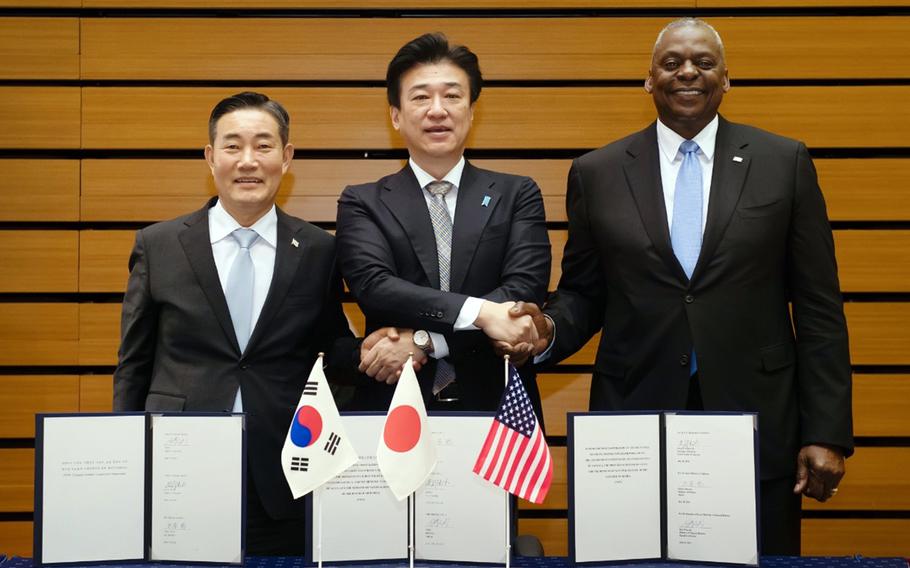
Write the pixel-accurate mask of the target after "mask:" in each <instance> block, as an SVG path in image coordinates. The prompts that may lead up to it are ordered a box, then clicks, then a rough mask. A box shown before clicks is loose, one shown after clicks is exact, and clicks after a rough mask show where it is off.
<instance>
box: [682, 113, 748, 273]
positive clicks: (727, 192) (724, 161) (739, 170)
mask: <svg viewBox="0 0 910 568" xmlns="http://www.w3.org/2000/svg"><path fill="white" fill-rule="evenodd" d="M719 118H720V123H719V124H718V126H717V142H716V144H715V149H714V173H713V174H712V175H711V191H710V197H709V198H708V219H707V221H706V222H705V234H704V238H703V239H702V245H701V252H700V253H699V255H698V263H697V264H696V265H695V271H694V272H693V273H692V279H693V280H695V278H697V277H698V275H699V273H700V272H701V271H702V270H703V267H704V266H705V265H706V264H708V262H709V261H710V259H711V257H712V255H713V254H714V251H715V250H717V245H718V244H719V243H720V240H721V237H722V236H723V234H724V231H725V230H726V228H727V225H728V224H729V223H730V216H731V215H732V214H733V210H734V209H735V208H736V204H737V203H738V202H739V196H740V194H741V193H742V191H743V184H744V183H745V181H746V174H747V173H748V171H749V163H750V161H751V160H750V156H749V154H747V153H746V152H747V149H748V146H749V142H748V141H747V140H746V139H745V137H744V136H742V132H741V131H740V130H741V129H737V128H736V127H735V126H734V125H731V124H730V123H729V122H727V121H726V120H725V119H724V118H723V117H719Z"/></svg>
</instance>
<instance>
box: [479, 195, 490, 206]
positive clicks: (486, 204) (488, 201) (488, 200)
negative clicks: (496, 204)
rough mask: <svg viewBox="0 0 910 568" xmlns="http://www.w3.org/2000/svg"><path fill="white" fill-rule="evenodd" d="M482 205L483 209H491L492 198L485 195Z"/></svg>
mask: <svg viewBox="0 0 910 568" xmlns="http://www.w3.org/2000/svg"><path fill="white" fill-rule="evenodd" d="M480 205H482V206H483V207H489V206H490V196H489V195H484V196H483V201H481V202H480Z"/></svg>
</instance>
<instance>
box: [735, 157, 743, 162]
mask: <svg viewBox="0 0 910 568" xmlns="http://www.w3.org/2000/svg"><path fill="white" fill-rule="evenodd" d="M733 161H734V162H736V163H737V164H738V163H740V162H742V161H743V159H742V158H740V157H739V156H733Z"/></svg>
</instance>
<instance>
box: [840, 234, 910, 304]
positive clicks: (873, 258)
mask: <svg viewBox="0 0 910 568" xmlns="http://www.w3.org/2000/svg"><path fill="white" fill-rule="evenodd" d="M834 244H835V247H836V250H837V253H836V254H837V263H838V272H839V276H840V285H841V290H843V291H844V292H910V231H858V230H852V231H834Z"/></svg>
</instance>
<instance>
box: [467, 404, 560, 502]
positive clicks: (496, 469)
mask: <svg viewBox="0 0 910 568" xmlns="http://www.w3.org/2000/svg"><path fill="white" fill-rule="evenodd" d="M474 473H476V474H477V475H479V476H481V477H483V478H484V479H486V480H487V481H490V482H491V483H493V484H494V485H497V486H499V487H502V488H503V489H505V490H506V491H508V492H509V493H512V494H514V495H517V496H518V497H521V498H522V499H526V500H528V501H530V502H532V503H542V502H543V500H544V499H546V497H547V492H548V491H549V490H550V482H551V481H552V479H553V462H552V460H551V459H550V448H549V447H548V446H547V442H546V439H545V438H544V435H543V432H542V431H541V430H540V425H539V424H535V425H534V431H533V433H532V434H531V437H530V438H528V437H526V436H523V435H522V434H521V433H520V432H518V431H516V430H512V429H511V428H509V427H508V426H506V425H505V424H503V423H502V422H500V421H498V420H494V421H493V427H492V428H490V432H489V433H488V434H487V439H486V440H485V441H484V444H483V449H481V451H480V455H479V456H478V458H477V462H476V463H475V464H474Z"/></svg>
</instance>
